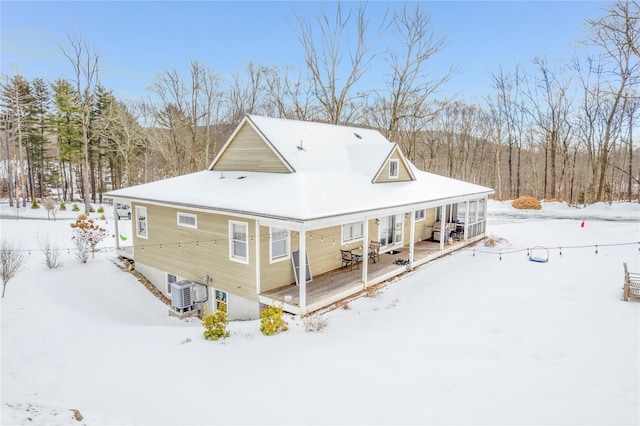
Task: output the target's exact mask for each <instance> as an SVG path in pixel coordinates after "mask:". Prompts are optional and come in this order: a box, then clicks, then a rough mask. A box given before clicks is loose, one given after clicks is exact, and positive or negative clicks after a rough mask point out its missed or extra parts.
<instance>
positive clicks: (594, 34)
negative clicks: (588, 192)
mask: <svg viewBox="0 0 640 426" xmlns="http://www.w3.org/2000/svg"><path fill="white" fill-rule="evenodd" d="M587 23H588V25H589V28H590V30H591V32H590V41H591V42H592V43H593V44H594V45H595V46H596V47H598V48H599V49H600V50H601V52H602V54H601V61H602V62H603V66H604V68H605V72H607V74H608V75H610V76H611V80H609V82H608V84H607V88H606V89H607V90H606V91H607V93H608V94H609V100H608V104H609V105H610V107H609V108H608V111H607V114H606V116H605V117H604V118H605V120H604V132H603V135H602V149H601V155H600V158H599V159H598V175H597V177H596V176H594V178H597V182H595V183H596V184H597V192H596V201H601V200H602V197H603V193H604V190H605V181H606V172H607V167H608V165H609V155H610V152H611V150H612V145H613V143H614V140H615V136H616V131H617V129H618V128H619V127H620V120H621V119H622V114H621V110H622V108H623V106H624V97H625V94H626V93H627V92H628V90H629V87H633V86H634V85H636V84H637V82H638V78H639V77H640V56H638V39H639V37H640V20H639V19H638V3H637V2H632V3H630V2H629V1H618V2H617V3H615V4H614V5H612V6H611V7H610V8H609V9H608V13H607V15H605V16H604V17H602V18H600V19H595V20H591V19H590V20H588V21H587Z"/></svg>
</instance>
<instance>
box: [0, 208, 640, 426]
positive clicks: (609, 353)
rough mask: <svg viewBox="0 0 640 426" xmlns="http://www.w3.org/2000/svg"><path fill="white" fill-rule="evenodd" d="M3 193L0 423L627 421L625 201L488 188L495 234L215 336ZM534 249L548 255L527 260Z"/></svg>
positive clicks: (636, 213)
mask: <svg viewBox="0 0 640 426" xmlns="http://www.w3.org/2000/svg"><path fill="white" fill-rule="evenodd" d="M0 207H1V210H0V214H1V215H2V219H1V223H0V226H1V229H0V232H1V234H2V238H7V239H9V240H12V241H16V242H19V243H20V244H21V245H22V247H23V248H24V249H25V250H29V249H30V250H31V253H30V254H28V253H27V259H26V263H25V267H24V268H23V270H21V271H20V272H19V273H18V275H17V276H16V277H15V278H14V279H13V280H12V281H10V282H9V284H8V286H7V292H6V296H5V298H4V299H3V300H2V305H1V307H2V315H1V319H2V341H1V343H2V349H1V355H2V362H1V368H2V371H1V385H2V387H1V391H2V395H1V407H0V409H1V410H2V417H1V420H2V424H3V425H12V424H38V425H54V424H55V425H60V424H87V425H97V424H109V425H115V424H145V425H161V424H170V425H178V424H180V425H184V424H337V423H340V424H407V423H411V424H517V425H520V424H554V425H555V424H610V425H621V424H635V425H637V424H639V423H640V408H639V407H640V405H639V401H640V301H639V300H631V301H629V302H623V301H622V278H623V270H622V262H623V261H626V262H627V264H628V265H629V268H630V269H631V270H634V271H636V272H640V243H639V242H640V205H638V204H628V203H626V204H625V203H623V204H614V205H611V206H609V205H606V204H598V205H594V206H590V207H588V208H585V209H574V208H570V207H568V206H566V205H563V204H560V203H549V204H545V205H544V208H543V210H542V211H539V212H532V211H527V212H523V211H516V210H514V209H513V208H512V207H511V206H510V204H509V203H506V202H503V203H498V202H490V203H489V206H488V208H489V222H488V226H487V233H488V235H489V236H490V237H493V238H496V239H497V238H502V239H504V241H502V242H501V243H499V244H498V245H496V246H495V247H485V246H484V245H482V244H478V245H476V246H475V247H472V248H468V249H465V250H462V251H459V252H456V253H454V254H452V255H450V256H446V257H444V258H442V259H439V260H436V261H434V262H431V263H429V264H427V265H425V266H423V267H421V268H419V269H417V270H415V271H413V272H412V273H410V274H408V275H406V276H404V277H402V278H401V279H398V280H396V281H394V282H392V283H390V284H389V285H388V286H387V287H386V288H385V289H384V291H383V292H382V294H381V295H380V296H379V297H377V298H366V297H361V298H358V299H356V300H353V301H351V302H350V303H349V307H350V309H348V310H336V311H332V312H329V313H327V314H326V315H327V316H328V318H329V326H328V327H327V328H326V329H325V330H324V331H322V332H321V333H308V332H305V330H304V326H303V324H302V322H301V320H300V319H298V318H293V317H288V318H287V320H288V321H289V325H290V330H289V331H287V332H285V333H282V334H279V335H276V336H272V337H265V336H263V335H261V334H260V331H259V322H257V321H246V322H236V323H232V324H231V325H230V330H231V337H230V338H229V339H227V340H226V341H224V342H210V341H206V340H204V338H203V337H202V330H203V329H202V327H201V325H200V323H199V321H197V320H193V321H190V322H188V321H180V320H177V319H175V318H169V317H168V316H167V307H166V306H165V305H164V304H162V303H161V302H159V301H157V300H156V299H155V298H154V297H153V296H152V295H151V294H150V293H149V292H148V291H147V290H146V289H145V288H144V287H143V286H142V285H141V284H140V283H138V282H137V280H136V279H135V278H134V277H133V276H132V275H130V274H129V273H126V272H123V271H121V270H120V269H119V268H118V267H116V265H114V260H115V255H114V253H113V251H112V250H110V249H108V248H109V247H112V246H113V241H109V242H108V243H106V244H105V243H103V244H101V247H103V248H105V250H103V251H102V252H101V253H99V254H97V255H96V257H95V259H90V260H89V262H88V263H87V264H81V263H80V262H79V261H78V260H77V259H76V257H75V255H74V253H73V250H70V251H69V252H68V253H67V251H66V248H71V247H72V245H71V240H70V238H71V228H70V227H69V224H70V223H71V221H70V220H69V219H67V220H63V217H67V218H75V217H76V215H77V213H73V212H60V213H59V214H58V221H56V222H53V221H46V220H38V219H37V218H38V217H39V218H42V217H43V216H44V217H45V218H46V211H45V210H44V209H41V210H37V211H33V210H31V209H30V208H28V207H27V208H26V209H22V210H20V211H19V215H18V216H19V218H20V219H18V220H16V219H15V216H16V210H15V209H13V210H9V208H8V206H6V205H1V206H0ZM63 213H64V214H63ZM94 216H95V217H97V215H94ZM29 217H32V218H34V219H28V218H29ZM583 219H585V226H584V227H581V226H580V223H581V222H582V220H583ZM107 222H108V223H107V225H108V226H109V227H112V225H113V221H112V219H111V217H110V216H109V217H108V220H107ZM45 235H46V236H48V238H49V239H50V241H51V242H52V243H53V244H54V245H55V246H57V247H58V248H61V249H64V250H63V262H64V264H63V266H62V267H60V268H58V269H55V270H49V269H47V267H46V266H45V264H44V257H43V255H42V253H40V252H39V251H38V249H39V245H38V238H40V239H42V238H43V237H44V236H45ZM628 243H631V244H628ZM596 245H597V249H596ZM533 246H544V247H549V248H551V250H550V252H549V253H550V258H549V262H548V263H535V262H530V261H528V259H527V253H526V248H530V247H533ZM578 246H579V247H580V248H577V247H578ZM559 247H562V249H561V250H560V249H559ZM520 249H523V251H519V250H520ZM596 250H597V254H596ZM560 251H562V255H560ZM486 252H491V253H486ZM499 253H502V255H500V254H499ZM500 257H501V260H500ZM71 409H76V410H78V411H79V413H80V414H81V415H82V416H83V419H82V420H81V421H79V422H78V421H77V420H75V418H74V413H73V412H72V411H71Z"/></svg>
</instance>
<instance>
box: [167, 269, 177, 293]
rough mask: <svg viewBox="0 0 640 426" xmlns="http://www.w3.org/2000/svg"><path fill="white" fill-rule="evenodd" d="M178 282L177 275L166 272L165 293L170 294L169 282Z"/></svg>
mask: <svg viewBox="0 0 640 426" xmlns="http://www.w3.org/2000/svg"><path fill="white" fill-rule="evenodd" d="M175 282H178V277H177V276H175V275H173V274H169V273H167V294H171V283H175Z"/></svg>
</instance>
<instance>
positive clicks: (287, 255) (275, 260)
mask: <svg viewBox="0 0 640 426" xmlns="http://www.w3.org/2000/svg"><path fill="white" fill-rule="evenodd" d="M274 229H281V230H283V231H285V232H286V233H287V237H286V238H285V241H286V244H287V249H286V252H285V254H283V255H281V256H278V257H273V240H272V238H271V235H273V230H274ZM269 236H270V237H269V263H278V262H283V261H285V260H289V258H290V257H291V233H290V232H289V231H287V230H286V229H284V228H272V227H269Z"/></svg>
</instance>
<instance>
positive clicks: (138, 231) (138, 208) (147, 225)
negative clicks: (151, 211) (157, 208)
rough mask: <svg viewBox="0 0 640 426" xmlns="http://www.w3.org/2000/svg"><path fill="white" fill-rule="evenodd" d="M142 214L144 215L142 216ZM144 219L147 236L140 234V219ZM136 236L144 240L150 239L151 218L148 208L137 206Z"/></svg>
mask: <svg viewBox="0 0 640 426" xmlns="http://www.w3.org/2000/svg"><path fill="white" fill-rule="evenodd" d="M141 213H142V214H141ZM140 216H142V217H144V229H145V231H146V233H145V234H141V233H140V227H139V226H138V224H139V217H140ZM135 227H136V235H137V236H138V237H140V238H144V239H145V240H148V239H149V216H148V215H147V208H146V207H143V206H136V224H135Z"/></svg>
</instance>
